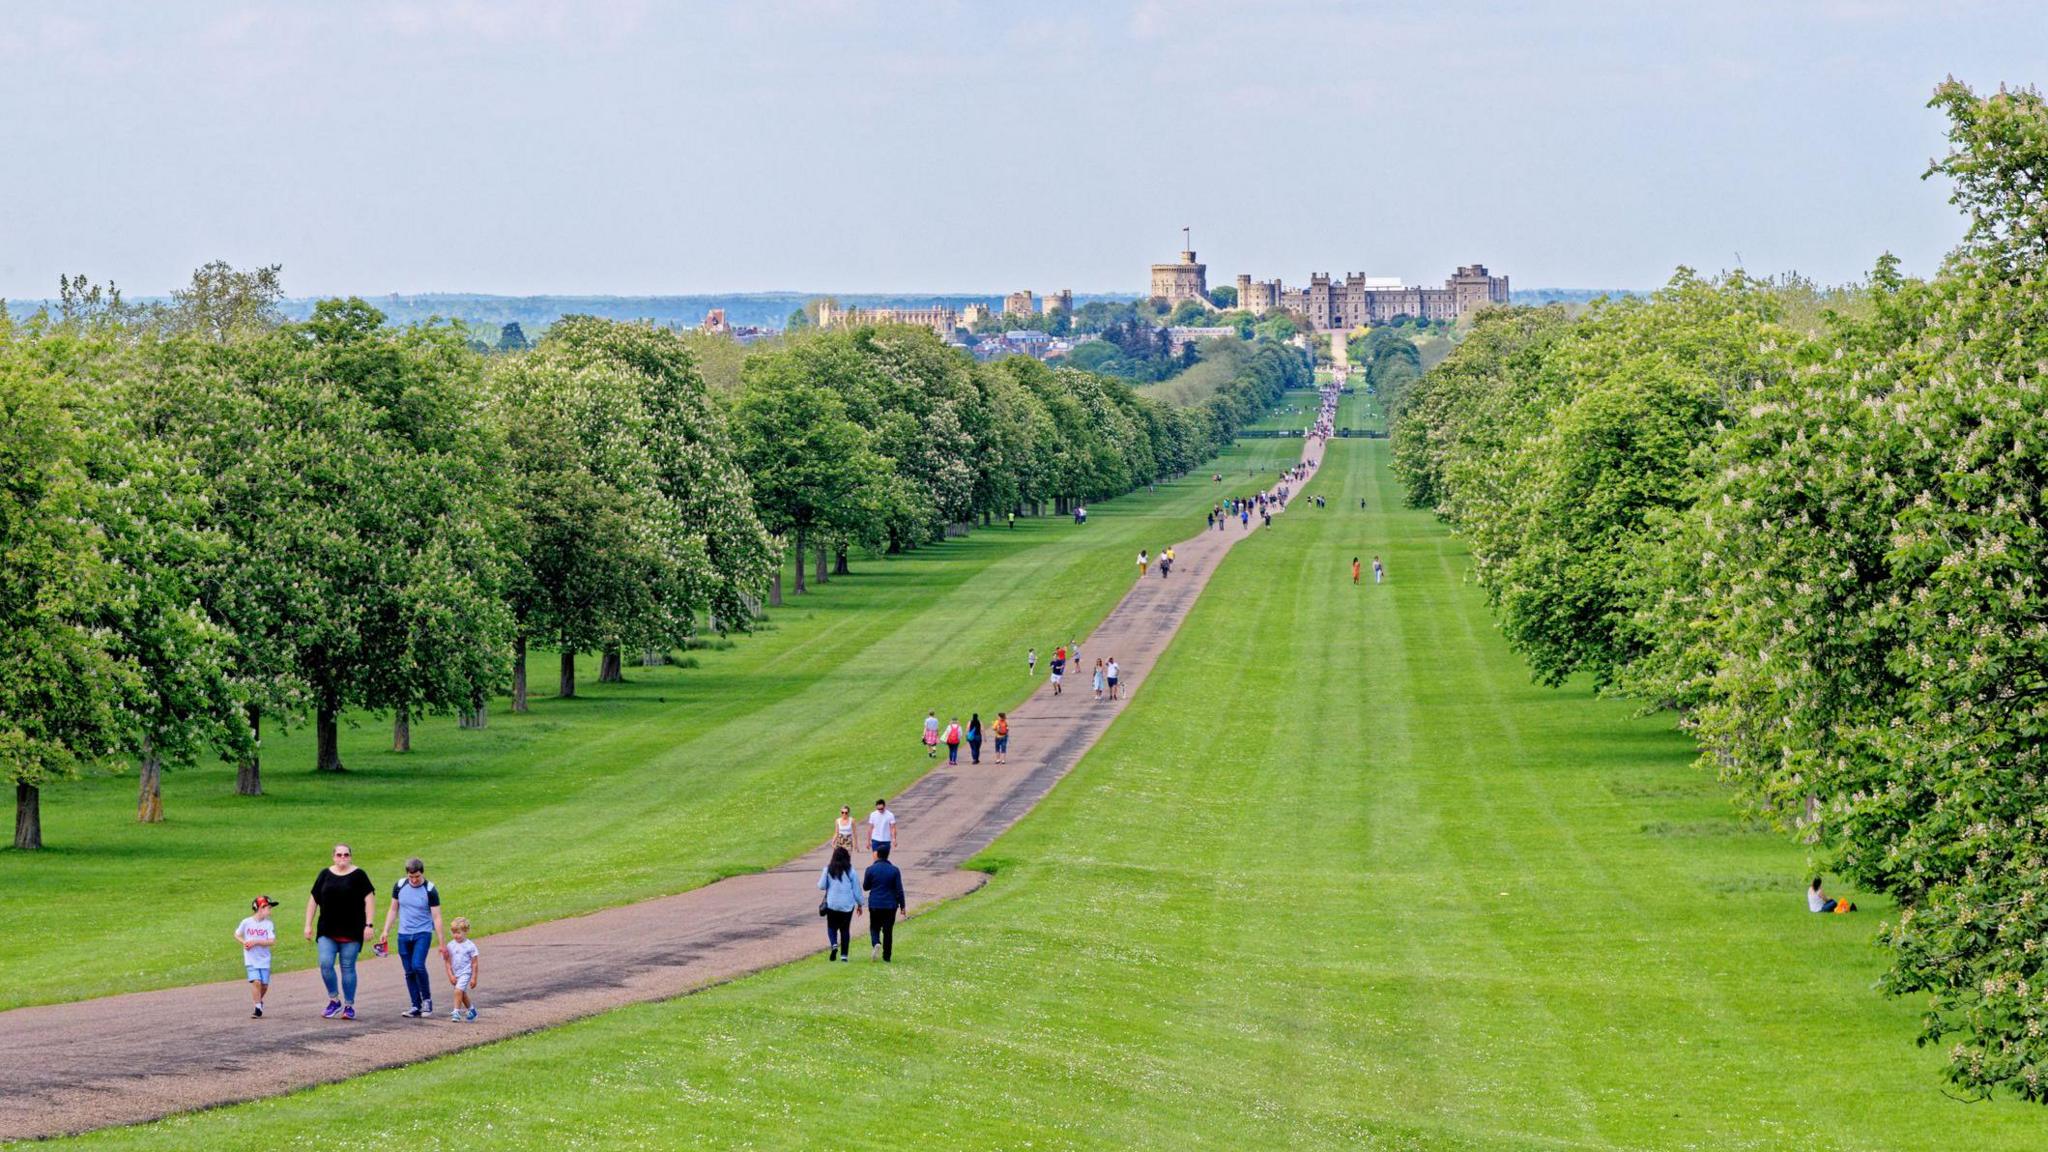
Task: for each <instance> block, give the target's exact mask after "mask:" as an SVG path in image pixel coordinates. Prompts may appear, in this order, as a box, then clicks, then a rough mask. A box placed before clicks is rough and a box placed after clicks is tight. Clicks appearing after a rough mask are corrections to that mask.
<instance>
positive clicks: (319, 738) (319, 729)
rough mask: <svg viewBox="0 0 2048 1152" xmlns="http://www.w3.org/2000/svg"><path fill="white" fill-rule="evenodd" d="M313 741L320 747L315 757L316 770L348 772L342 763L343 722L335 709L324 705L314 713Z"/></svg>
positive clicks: (314, 768) (314, 766)
mask: <svg viewBox="0 0 2048 1152" xmlns="http://www.w3.org/2000/svg"><path fill="white" fill-rule="evenodd" d="M313 742H314V744H315V745H317V747H318V751H317V752H315V754H314V757H313V770H314V771H315V772H346V771H348V769H346V768H344V767H342V765H341V722H340V718H339V717H337V716H335V714H334V709H333V708H330V707H327V706H325V705H322V706H321V707H320V709H319V710H318V711H316V712H314V713H313Z"/></svg>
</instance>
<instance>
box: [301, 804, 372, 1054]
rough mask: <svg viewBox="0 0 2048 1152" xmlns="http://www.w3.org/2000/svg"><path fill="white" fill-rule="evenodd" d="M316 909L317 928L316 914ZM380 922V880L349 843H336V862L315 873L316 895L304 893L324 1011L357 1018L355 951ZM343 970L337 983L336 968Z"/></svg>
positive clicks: (342, 1016)
mask: <svg viewBox="0 0 2048 1152" xmlns="http://www.w3.org/2000/svg"><path fill="white" fill-rule="evenodd" d="M315 913H318V914H319V917H320V920H319V930H318V931H317V932H316V931H315V930H314V922H313V917H314V914H315ZM376 927H377V885H375V884H374V883H372V882H371V881H370V874H369V873H368V872H365V871H363V870H362V869H361V868H358V867H356V866H355V853H354V852H353V851H352V850H351V849H350V848H349V846H348V845H346V844H336V845H335V846H334V863H332V864H330V865H328V866H327V867H325V868H322V869H321V870H320V874H319V875H318V876H315V877H313V891H312V894H311V895H309V896H307V897H306V939H308V940H317V941H318V942H319V944H320V982H321V983H322V984H325V985H326V986H327V1009H326V1010H325V1011H323V1012H321V1013H320V1014H321V1015H322V1016H325V1017H327V1018H328V1019H330V1020H332V1019H333V1018H334V1017H336V1016H339V1017H341V1018H342V1019H344V1020H353V1019H355V1018H356V956H357V954H358V953H360V952H362V950H363V941H365V940H368V939H369V938H370V933H371V932H372V931H373V930H375V929H376ZM336 968H339V969H340V973H341V975H340V980H339V982H337V981H336V979H335V970H336Z"/></svg>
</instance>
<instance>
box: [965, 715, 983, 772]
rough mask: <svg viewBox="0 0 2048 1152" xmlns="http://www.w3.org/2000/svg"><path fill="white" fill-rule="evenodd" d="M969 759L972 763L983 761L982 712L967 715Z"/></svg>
mask: <svg viewBox="0 0 2048 1152" xmlns="http://www.w3.org/2000/svg"><path fill="white" fill-rule="evenodd" d="M967 760H968V763H970V764H979V763H981V713H979V712H974V713H971V714H969V715H968V717H967Z"/></svg>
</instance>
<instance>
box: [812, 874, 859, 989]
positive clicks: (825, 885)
mask: <svg viewBox="0 0 2048 1152" xmlns="http://www.w3.org/2000/svg"><path fill="white" fill-rule="evenodd" d="M818 891H820V892H823V893H824V894H825V899H824V900H823V901H821V902H820V903H819V905H818V911H820V912H823V913H824V914H825V962H826V963H828V964H829V963H831V962H832V961H833V960H835V959H838V960H848V959H849V958H848V956H847V954H846V953H847V951H848V950H849V949H851V948H852V947H853V916H854V913H856V912H859V911H860V910H861V909H862V908H863V907H865V906H866V901H864V900H862V899H861V894H860V885H859V884H858V883H856V882H855V880H854V878H853V856H852V854H850V853H849V852H847V850H846V849H844V848H834V849H832V861H831V863H829V864H826V865H825V867H824V869H823V870H822V871H820V872H819V873H818Z"/></svg>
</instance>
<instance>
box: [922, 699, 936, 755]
mask: <svg viewBox="0 0 2048 1152" xmlns="http://www.w3.org/2000/svg"><path fill="white" fill-rule="evenodd" d="M924 754H925V755H926V756H929V757H933V758H936V757H937V756H938V754H939V712H938V709H936V708H934V709H932V710H931V711H930V712H927V713H925V714H924Z"/></svg>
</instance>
